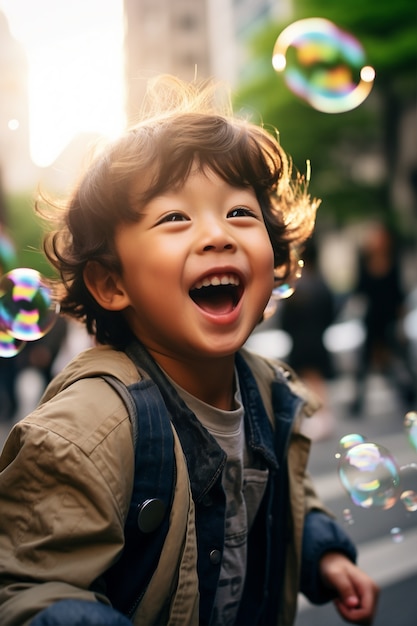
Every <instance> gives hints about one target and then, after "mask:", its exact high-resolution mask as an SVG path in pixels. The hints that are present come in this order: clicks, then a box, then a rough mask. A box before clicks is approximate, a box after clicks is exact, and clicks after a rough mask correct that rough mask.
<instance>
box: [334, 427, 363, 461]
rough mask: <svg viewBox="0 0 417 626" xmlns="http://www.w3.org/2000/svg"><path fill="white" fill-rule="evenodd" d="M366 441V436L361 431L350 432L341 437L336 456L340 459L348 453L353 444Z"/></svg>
mask: <svg viewBox="0 0 417 626" xmlns="http://www.w3.org/2000/svg"><path fill="white" fill-rule="evenodd" d="M364 441H365V437H363V436H362V435H360V434H359V433H349V434H348V435H344V436H343V437H342V438H341V439H339V446H338V450H337V452H336V453H335V458H336V459H340V458H341V457H342V456H344V455H345V454H346V451H347V450H349V449H350V448H352V447H353V446H357V445H358V444H359V443H364Z"/></svg>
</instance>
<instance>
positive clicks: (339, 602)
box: [320, 552, 379, 625]
mask: <svg viewBox="0 0 417 626" xmlns="http://www.w3.org/2000/svg"><path fill="white" fill-rule="evenodd" d="M320 573H321V576H322V579H323V582H324V584H325V585H326V586H328V587H329V588H330V589H334V590H335V591H336V593H337V598H336V600H335V601H334V604H335V607H336V608H337V610H338V612H339V613H340V615H341V616H342V617H343V619H345V620H346V621H348V622H353V623H355V624H364V625H368V624H372V622H373V619H374V617H375V611H376V606H377V601H378V595H379V588H378V586H377V585H376V584H375V582H374V581H373V580H372V578H370V577H369V576H368V575H367V574H365V572H363V571H362V570H361V569H359V567H357V566H356V565H355V564H354V563H352V562H351V561H350V560H349V559H348V558H347V557H346V556H344V555H343V554H341V553H339V552H327V553H326V554H325V555H324V556H323V557H322V558H321V560H320Z"/></svg>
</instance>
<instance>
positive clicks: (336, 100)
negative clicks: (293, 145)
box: [272, 18, 375, 113]
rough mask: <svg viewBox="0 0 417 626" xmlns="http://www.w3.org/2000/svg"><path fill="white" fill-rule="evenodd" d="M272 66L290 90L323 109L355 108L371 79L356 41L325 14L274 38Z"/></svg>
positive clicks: (363, 97) (337, 110)
mask: <svg viewBox="0 0 417 626" xmlns="http://www.w3.org/2000/svg"><path fill="white" fill-rule="evenodd" d="M272 65H273V67H274V69H275V71H276V72H277V73H282V74H283V76H284V80H285V82H286V84H287V86H288V88H289V89H290V90H291V91H292V92H293V93H295V94H296V95H297V96H299V97H300V98H302V99H304V100H306V101H307V102H308V103H309V104H310V105H311V106H312V107H313V108H314V109H317V110H318V111H322V112H324V113H343V112H345V111H350V110H352V109H354V108H356V107H358V106H359V105H360V104H362V102H364V100H365V99H366V98H367V97H368V95H369V94H370V92H371V90H372V86H373V83H374V79H375V70H374V69H373V68H372V67H370V66H369V65H366V63H365V53H364V50H363V47H362V45H361V44H360V43H359V41H358V40H357V39H356V38H355V37H353V35H351V34H350V33H347V32H345V31H343V30H341V29H340V28H339V27H338V26H336V25H335V24H333V23H332V22H330V21H329V20H326V19H323V18H307V19H302V20H298V21H296V22H293V23H292V24H290V25H289V26H287V28H285V29H284V30H283V31H282V32H281V34H280V35H279V36H278V38H277V40H276V42H275V46H274V50H273V55H272Z"/></svg>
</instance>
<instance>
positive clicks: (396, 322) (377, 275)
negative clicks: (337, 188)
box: [351, 222, 416, 416]
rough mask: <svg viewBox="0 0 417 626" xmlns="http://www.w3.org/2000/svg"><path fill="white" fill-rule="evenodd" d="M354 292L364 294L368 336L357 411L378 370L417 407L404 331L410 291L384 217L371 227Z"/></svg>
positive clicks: (358, 412) (361, 355)
mask: <svg viewBox="0 0 417 626" xmlns="http://www.w3.org/2000/svg"><path fill="white" fill-rule="evenodd" d="M354 295H356V296H358V295H359V296H360V297H361V298H362V299H363V302H364V307H365V312H364V315H363V323H364V327H365V341H364V343H363V346H362V349H361V350H360V352H359V362H358V367H357V369H356V373H355V382H356V387H355V398H354V401H353V403H352V405H351V411H352V414H353V415H354V416H360V415H362V414H363V411H364V403H365V398H366V390H367V382H368V376H369V374H371V373H378V374H381V375H383V376H384V377H385V378H386V379H387V380H389V381H390V382H391V383H392V384H393V385H394V387H395V389H396V390H397V391H398V394H399V399H400V400H401V401H402V403H403V405H404V410H407V409H409V408H415V407H414V405H413V403H414V401H415V399H416V387H415V384H416V373H415V371H414V367H413V364H412V363H411V359H410V346H409V344H408V341H407V338H406V335H405V333H404V331H403V326H402V322H403V318H404V314H405V302H406V292H405V289H404V287H403V284H402V276H401V264H400V256H399V249H398V244H397V240H396V237H395V235H394V233H393V232H392V231H391V230H390V229H389V228H388V227H387V226H386V225H385V224H384V223H382V222H377V223H374V224H372V225H371V226H370V227H369V229H368V230H367V232H366V234H365V237H364V240H363V242H362V246H361V248H360V251H359V263H358V278H357V283H356V286H355V288H354Z"/></svg>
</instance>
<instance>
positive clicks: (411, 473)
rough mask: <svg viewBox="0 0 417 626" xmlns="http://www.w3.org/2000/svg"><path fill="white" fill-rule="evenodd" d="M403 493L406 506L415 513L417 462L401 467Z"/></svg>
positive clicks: (416, 502) (416, 504)
mask: <svg viewBox="0 0 417 626" xmlns="http://www.w3.org/2000/svg"><path fill="white" fill-rule="evenodd" d="M400 471H401V474H400V477H401V492H402V493H401V495H400V500H401V502H402V504H403V506H404V508H405V509H406V510H407V511H408V512H409V513H413V512H414V511H417V493H416V491H417V463H408V464H407V465H402V466H401V468H400Z"/></svg>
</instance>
